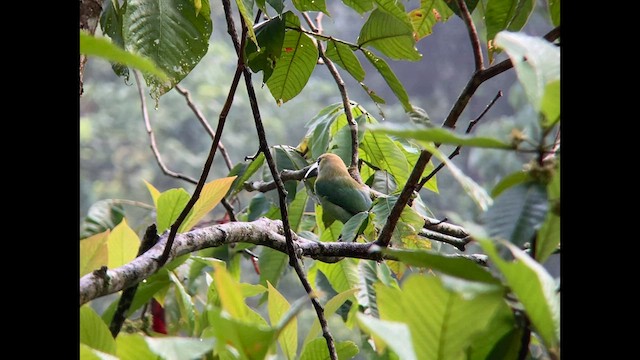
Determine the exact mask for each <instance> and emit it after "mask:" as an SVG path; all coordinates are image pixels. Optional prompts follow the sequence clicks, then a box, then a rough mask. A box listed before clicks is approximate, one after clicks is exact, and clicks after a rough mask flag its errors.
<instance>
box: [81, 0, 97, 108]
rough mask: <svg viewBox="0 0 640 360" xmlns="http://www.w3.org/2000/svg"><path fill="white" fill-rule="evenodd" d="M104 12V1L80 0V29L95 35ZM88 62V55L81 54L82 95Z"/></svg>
mask: <svg viewBox="0 0 640 360" xmlns="http://www.w3.org/2000/svg"><path fill="white" fill-rule="evenodd" d="M101 13H102V1H100V0H80V30H86V31H87V32H88V33H89V34H91V35H93V34H95V32H96V27H98V22H99V21H100V14H101ZM86 63H87V57H86V56H85V55H83V54H80V77H79V80H80V96H82V93H83V92H84V90H83V87H82V78H83V74H84V65H85V64H86Z"/></svg>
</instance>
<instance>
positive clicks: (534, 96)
mask: <svg viewBox="0 0 640 360" xmlns="http://www.w3.org/2000/svg"><path fill="white" fill-rule="evenodd" d="M495 44H496V46H499V47H501V48H503V49H504V50H505V51H506V52H507V54H508V55H509V58H510V59H511V62H512V63H513V64H514V67H515V69H516V73H517V75H518V80H519V81H520V83H521V84H522V86H523V87H524V90H525V93H526V94H527V97H528V98H529V101H530V102H531V104H532V105H533V107H534V109H535V110H536V111H538V110H540V104H541V102H542V98H543V96H544V92H545V89H546V88H547V84H548V83H550V82H552V81H554V80H558V79H560V48H559V47H556V46H555V45H553V44H551V43H549V42H548V41H546V40H544V39H542V38H539V37H535V36H529V35H526V34H523V33H512V32H507V31H502V32H500V33H498V35H496V38H495ZM525 59H526V61H525Z"/></svg>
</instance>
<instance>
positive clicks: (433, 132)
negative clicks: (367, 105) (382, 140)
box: [369, 122, 513, 149]
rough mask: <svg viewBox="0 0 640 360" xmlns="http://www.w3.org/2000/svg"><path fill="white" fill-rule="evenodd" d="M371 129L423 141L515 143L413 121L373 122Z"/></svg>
mask: <svg viewBox="0 0 640 360" xmlns="http://www.w3.org/2000/svg"><path fill="white" fill-rule="evenodd" d="M369 131H371V132H373V133H384V134H390V135H395V136H401V137H403V138H407V139H415V140H418V141H421V142H423V141H424V142H434V143H438V144H447V145H460V146H471V147H479V148H489V149H513V145H511V144H509V143H505V142H503V141H500V140H498V139H494V138H489V137H482V136H469V135H466V134H457V133H455V132H453V131H451V130H448V129H445V128H440V127H423V126H418V125H414V124H412V123H390V122H387V123H384V124H372V125H371V126H369Z"/></svg>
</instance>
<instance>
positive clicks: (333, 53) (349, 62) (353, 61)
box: [325, 40, 366, 81]
mask: <svg viewBox="0 0 640 360" xmlns="http://www.w3.org/2000/svg"><path fill="white" fill-rule="evenodd" d="M325 55H327V57H328V58H329V59H331V61H333V62H334V63H336V64H338V65H339V66H340V67H341V68H343V69H345V70H347V71H348V72H349V74H351V76H353V78H354V79H356V80H358V81H364V76H365V74H366V73H365V71H364V69H363V68H362V64H360V60H358V58H357V57H356V55H355V54H354V53H353V49H351V47H350V46H348V45H345V44H343V43H340V42H337V41H335V40H329V41H327V50H326V51H325Z"/></svg>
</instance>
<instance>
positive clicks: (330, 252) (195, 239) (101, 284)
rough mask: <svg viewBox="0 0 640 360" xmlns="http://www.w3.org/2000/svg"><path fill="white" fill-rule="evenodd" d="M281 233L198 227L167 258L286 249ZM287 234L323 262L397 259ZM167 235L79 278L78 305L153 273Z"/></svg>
mask: <svg viewBox="0 0 640 360" xmlns="http://www.w3.org/2000/svg"><path fill="white" fill-rule="evenodd" d="M283 234H285V232H284V227H283V224H282V221H280V220H271V219H267V218H260V219H258V220H256V221H252V222H240V221H238V222H229V223H225V224H218V225H213V226H208V227H203V228H198V229H194V230H191V231H189V232H186V233H182V234H178V235H177V236H176V238H175V241H174V247H173V251H172V252H171V254H170V257H169V260H173V259H175V258H177V257H179V256H182V255H185V254H189V253H192V252H196V251H199V250H202V249H207V248H212V247H219V246H222V245H228V244H236V243H247V244H254V245H261V246H267V247H269V248H271V249H274V250H276V251H280V252H282V253H287V243H286V239H285V236H284V235H283ZM289 235H290V236H291V237H292V238H293V239H294V240H295V242H296V244H297V248H298V251H299V253H300V254H301V255H302V256H306V257H310V258H312V259H317V260H319V261H323V262H330V263H331V262H336V261H340V260H341V259H344V258H357V259H368V260H376V261H380V260H383V259H389V260H397V259H396V258H394V257H393V256H389V255H382V254H381V253H380V252H379V249H376V247H375V246H374V245H373V243H352V242H318V241H313V240H309V239H306V238H303V237H300V236H298V235H297V234H295V233H293V232H289ZM167 238H168V235H167V234H166V233H165V234H164V235H162V236H160V237H159V239H158V242H157V243H156V245H155V246H153V247H152V248H151V249H149V250H147V251H146V252H144V254H142V255H141V256H139V257H137V258H135V259H133V260H132V261H131V262H129V263H128V264H125V265H123V266H121V267H118V268H115V269H108V270H106V271H105V272H92V273H89V274H87V275H85V276H83V277H82V278H80V294H79V295H80V298H79V301H80V305H82V304H85V303H87V302H88V301H91V300H93V299H96V298H99V297H102V296H105V295H108V294H113V293H115V292H118V291H120V290H123V289H126V288H128V287H131V286H133V285H135V284H137V283H139V282H141V281H143V280H144V279H146V278H148V277H149V276H151V275H153V274H154V273H155V272H156V271H157V270H158V269H160V266H158V262H157V261H156V260H155V259H157V258H158V257H159V256H160V255H161V253H162V251H163V249H164V248H165V247H166V242H167ZM451 257H460V255H459V254H453V255H451ZM463 257H464V258H467V259H469V260H471V261H474V262H476V263H478V264H481V265H482V264H485V265H486V258H484V257H483V256H480V255H465V256H463Z"/></svg>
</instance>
